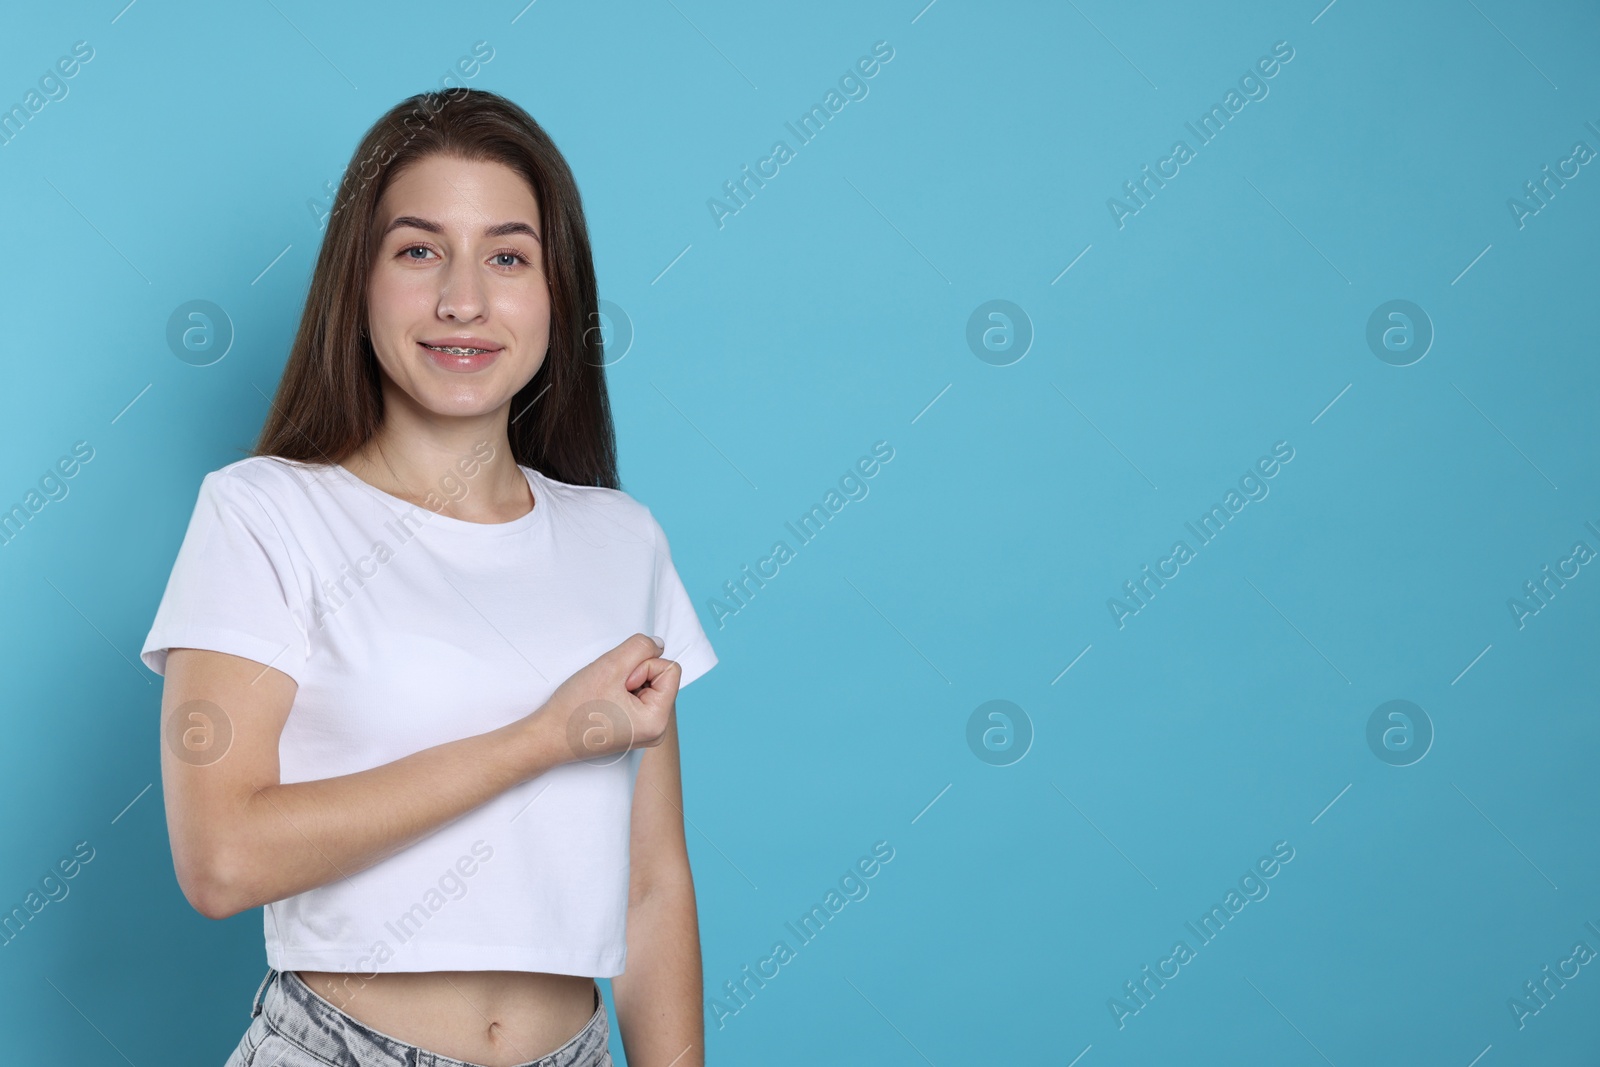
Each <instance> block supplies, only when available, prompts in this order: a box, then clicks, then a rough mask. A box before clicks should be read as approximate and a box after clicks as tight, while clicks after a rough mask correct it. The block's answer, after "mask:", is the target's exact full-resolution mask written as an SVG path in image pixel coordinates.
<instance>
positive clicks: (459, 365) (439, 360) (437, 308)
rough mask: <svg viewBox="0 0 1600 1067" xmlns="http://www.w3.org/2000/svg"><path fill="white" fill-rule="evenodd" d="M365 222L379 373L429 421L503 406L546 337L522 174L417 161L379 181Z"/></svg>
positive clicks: (540, 355) (534, 232)
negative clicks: (380, 189)
mask: <svg viewBox="0 0 1600 1067" xmlns="http://www.w3.org/2000/svg"><path fill="white" fill-rule="evenodd" d="M373 226H374V230H373V238H374V240H373V243H374V245H375V246H376V247H377V256H376V259H375V261H374V262H373V264H372V271H371V279H370V281H369V282H368V285H367V329H368V332H369V333H370V334H371V337H372V347H373V350H374V351H375V352H376V353H377V357H378V363H379V365H380V366H382V367H383V369H384V371H385V372H386V373H387V375H388V377H389V378H390V379H391V380H392V381H393V382H394V384H395V385H397V386H398V387H399V388H400V389H401V390H403V391H404V392H405V393H406V395H408V396H409V397H410V398H411V399H412V400H413V401H414V402H415V403H416V404H417V405H418V406H420V407H421V408H422V409H424V410H425V411H429V412H433V413H435V414H439V415H456V416H473V415H483V414H487V413H490V412H493V411H495V410H497V409H499V408H500V407H502V406H506V405H509V404H510V402H511V398H512V397H513V396H515V395H516V393H517V390H519V389H521V388H522V387H523V386H524V385H526V384H527V383H528V380H529V379H530V378H532V377H533V375H534V374H535V373H536V372H537V371H538V369H539V367H540V365H542V364H543V363H544V357H545V351H546V348H547V347H548V345H549V340H550V289H549V286H548V285H547V283H546V280H545V276H544V258H543V248H542V246H541V243H540V242H541V239H542V237H543V233H542V231H541V227H540V224H539V204H538V201H537V200H536V199H535V197H534V195H533V190H532V189H530V188H529V187H528V183H527V182H526V181H525V180H524V179H523V177H522V175H521V174H519V173H518V172H516V171H514V170H512V169H511V168H510V167H507V166H506V165H505V164H503V163H494V162H467V161H465V160H461V159H457V158H454V157H451V156H428V157H425V158H424V159H421V160H419V161H417V162H416V163H413V164H412V165H410V166H408V167H407V168H406V169H405V170H403V171H401V172H400V173H399V174H398V175H396V176H395V178H394V180H393V181H391V182H390V184H389V187H388V189H386V190H385V191H384V194H383V197H382V199H381V200H380V201H379V202H378V209H377V214H376V216H375V218H374V220H373ZM443 349H455V350H457V351H453V352H452V351H442V350H443ZM462 349H472V350H474V351H470V352H463V351H460V350H462Z"/></svg>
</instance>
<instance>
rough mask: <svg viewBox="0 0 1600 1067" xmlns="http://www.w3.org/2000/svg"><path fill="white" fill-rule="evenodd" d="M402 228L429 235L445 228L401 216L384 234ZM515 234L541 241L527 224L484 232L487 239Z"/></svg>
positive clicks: (503, 225)
mask: <svg viewBox="0 0 1600 1067" xmlns="http://www.w3.org/2000/svg"><path fill="white" fill-rule="evenodd" d="M402 226H409V227H411V228H412V229H416V230H427V231H428V232H429V233H444V227H443V226H440V225H439V224H438V223H437V222H432V221H430V220H428V219H419V218H418V217H417V216H415V215H400V216H398V217H396V218H395V220H394V221H393V222H391V223H389V226H388V228H387V229H385V230H384V231H383V233H384V235H388V234H390V233H393V232H394V231H395V230H398V229H400V228H401V227H402ZM513 233H525V234H527V235H528V236H529V237H532V238H533V239H534V240H535V241H537V240H539V231H538V230H535V229H534V228H533V227H532V226H530V225H528V224H527V223H526V222H502V223H498V224H496V225H494V226H486V227H484V230H483V235H484V236H485V237H507V236H509V235H511V234H513Z"/></svg>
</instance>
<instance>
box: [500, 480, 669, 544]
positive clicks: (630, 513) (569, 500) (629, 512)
mask: <svg viewBox="0 0 1600 1067" xmlns="http://www.w3.org/2000/svg"><path fill="white" fill-rule="evenodd" d="M524 469H525V470H531V471H533V473H534V476H535V478H536V479H537V480H538V482H539V484H541V485H543V486H544V487H545V488H546V490H547V491H548V492H549V493H550V494H551V495H552V496H553V497H554V498H555V502H556V505H557V507H558V508H561V509H564V510H571V511H575V512H579V513H583V514H587V515H591V516H595V517H600V518H604V519H606V520H608V521H609V522H612V523H618V524H621V525H624V526H626V527H627V528H628V529H629V530H632V531H634V532H636V533H640V534H644V535H648V534H649V533H650V525H651V523H652V522H653V521H654V517H653V516H652V515H651V514H650V509H649V508H648V507H646V506H645V505H644V504H643V503H641V502H640V501H638V500H636V499H634V497H633V496H632V495H631V494H629V493H628V492H626V491H625V490H622V489H612V488H609V487H608V486H603V485H574V484H573V483H571V482H563V481H561V480H559V479H556V478H552V477H550V476H549V475H548V474H545V473H544V472H542V471H540V470H538V469H537V468H535V467H526V468H524Z"/></svg>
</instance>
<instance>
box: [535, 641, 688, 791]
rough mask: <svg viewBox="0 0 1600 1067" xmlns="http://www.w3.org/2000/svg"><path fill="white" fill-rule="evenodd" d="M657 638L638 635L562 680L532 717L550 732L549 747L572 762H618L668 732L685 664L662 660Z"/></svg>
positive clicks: (654, 742) (562, 759)
mask: <svg viewBox="0 0 1600 1067" xmlns="http://www.w3.org/2000/svg"><path fill="white" fill-rule="evenodd" d="M662 648H663V646H662V645H661V644H660V643H658V642H657V640H656V639H655V638H652V637H646V636H645V635H644V634H634V635H633V636H632V637H630V638H628V639H627V640H626V641H624V642H622V644H620V645H618V646H617V647H616V648H613V649H612V650H611V651H609V652H607V653H605V654H604V655H602V656H601V657H600V658H599V659H597V660H595V661H594V662H593V663H591V664H589V665H588V666H587V667H584V668H583V669H581V670H579V671H578V672H577V673H576V674H574V675H573V676H572V677H571V678H568V679H567V680H566V681H565V682H562V683H561V685H560V686H559V687H557V689H556V691H555V692H554V693H553V694H551V696H550V699H549V700H547V701H545V703H544V704H543V705H542V706H541V707H540V708H539V710H538V711H536V712H534V713H533V715H531V716H529V721H530V724H531V725H532V727H533V728H534V729H536V730H539V731H544V732H545V737H546V739H547V740H548V741H550V743H551V747H550V748H549V749H547V751H554V752H557V753H559V754H560V757H561V761H562V762H564V763H570V762H573V761H576V760H587V761H590V762H597V763H614V762H616V761H617V760H619V759H621V758H622V757H623V756H624V755H626V754H627V753H628V752H629V751H630V750H631V749H634V748H641V747H642V748H652V747H654V746H656V745H659V744H660V743H661V739H662V738H663V737H664V736H665V735H666V730H667V723H668V721H669V720H670V719H671V717H672V710H673V704H674V702H675V701H676V700H677V698H678V680H679V679H680V678H681V677H682V675H683V669H682V668H681V667H679V666H678V663H677V661H675V660H670V659H662V658H661V652H662Z"/></svg>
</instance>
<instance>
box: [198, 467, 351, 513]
mask: <svg viewBox="0 0 1600 1067" xmlns="http://www.w3.org/2000/svg"><path fill="white" fill-rule="evenodd" d="M327 476H328V471H327V464H319V463H305V462H302V461H299V460H292V459H284V458H283V457H281V456H246V457H245V458H244V459H239V460H235V461H233V462H232V463H229V464H227V465H226V466H222V467H218V468H217V469H216V470H214V471H211V472H210V473H208V474H207V475H206V476H205V477H204V478H202V479H201V481H200V492H201V494H202V495H206V494H210V495H213V496H216V497H220V498H222V499H223V500H227V501H247V500H254V501H255V502H257V503H259V504H261V505H262V506H264V507H269V508H272V509H276V510H282V509H284V508H286V507H292V506H293V502H294V500H295V498H296V497H297V496H300V495H302V494H304V492H305V491H306V490H307V489H308V488H310V487H311V486H313V485H316V484H318V483H320V482H321V481H322V480H323V479H325V478H326V477H327Z"/></svg>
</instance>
